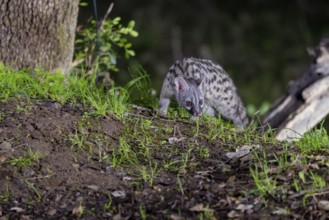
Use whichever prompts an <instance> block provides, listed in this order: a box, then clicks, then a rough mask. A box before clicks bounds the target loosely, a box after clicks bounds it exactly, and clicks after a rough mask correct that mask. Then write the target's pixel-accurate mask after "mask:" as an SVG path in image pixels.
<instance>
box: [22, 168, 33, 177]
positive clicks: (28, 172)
mask: <svg viewBox="0 0 329 220" xmlns="http://www.w3.org/2000/svg"><path fill="white" fill-rule="evenodd" d="M22 173H23V176H24V177H31V176H34V175H35V171H34V170H33V169H31V168H29V167H23V168H22Z"/></svg>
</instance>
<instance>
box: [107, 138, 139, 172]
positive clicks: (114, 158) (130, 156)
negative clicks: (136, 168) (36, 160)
mask: <svg viewBox="0 0 329 220" xmlns="http://www.w3.org/2000/svg"><path fill="white" fill-rule="evenodd" d="M119 142H120V144H119V147H118V149H113V151H112V155H111V156H110V161H111V164H112V166H113V167H118V166H120V165H121V164H122V163H127V164H137V162H138V160H137V155H136V153H135V152H134V151H133V150H132V149H131V146H130V145H129V144H128V142H127V141H126V139H125V138H124V137H122V136H121V137H119Z"/></svg>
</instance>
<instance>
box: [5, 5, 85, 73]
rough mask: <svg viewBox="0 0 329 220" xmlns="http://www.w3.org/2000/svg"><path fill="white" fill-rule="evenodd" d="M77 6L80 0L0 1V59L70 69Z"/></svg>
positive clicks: (18, 66)
mask: <svg viewBox="0 0 329 220" xmlns="http://www.w3.org/2000/svg"><path fill="white" fill-rule="evenodd" d="M78 9H79V0H69V1H67V0H0V62H3V63H5V64H6V65H10V66H12V67H13V68H14V69H21V68H42V69H44V70H48V71H51V72H54V71H55V70H56V69H60V70H61V71H62V72H63V73H65V72H67V71H68V70H70V68H71V63H72V59H73V52H74V39H75V29H76V25H77V17H78Z"/></svg>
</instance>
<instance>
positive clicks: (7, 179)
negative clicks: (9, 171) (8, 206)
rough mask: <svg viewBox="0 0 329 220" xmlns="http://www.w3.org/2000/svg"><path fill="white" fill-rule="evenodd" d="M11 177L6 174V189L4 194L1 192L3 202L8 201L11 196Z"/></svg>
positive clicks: (0, 197)
mask: <svg viewBox="0 0 329 220" xmlns="http://www.w3.org/2000/svg"><path fill="white" fill-rule="evenodd" d="M8 182H9V177H8V176H6V191H5V192H4V193H3V194H0V199H1V200H2V201H3V202H8V200H9V198H10V195H11V193H10V191H9V184H8Z"/></svg>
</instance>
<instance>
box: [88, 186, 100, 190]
mask: <svg viewBox="0 0 329 220" xmlns="http://www.w3.org/2000/svg"><path fill="white" fill-rule="evenodd" d="M87 188H89V189H92V190H94V191H98V190H99V186H96V185H88V186H87Z"/></svg>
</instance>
